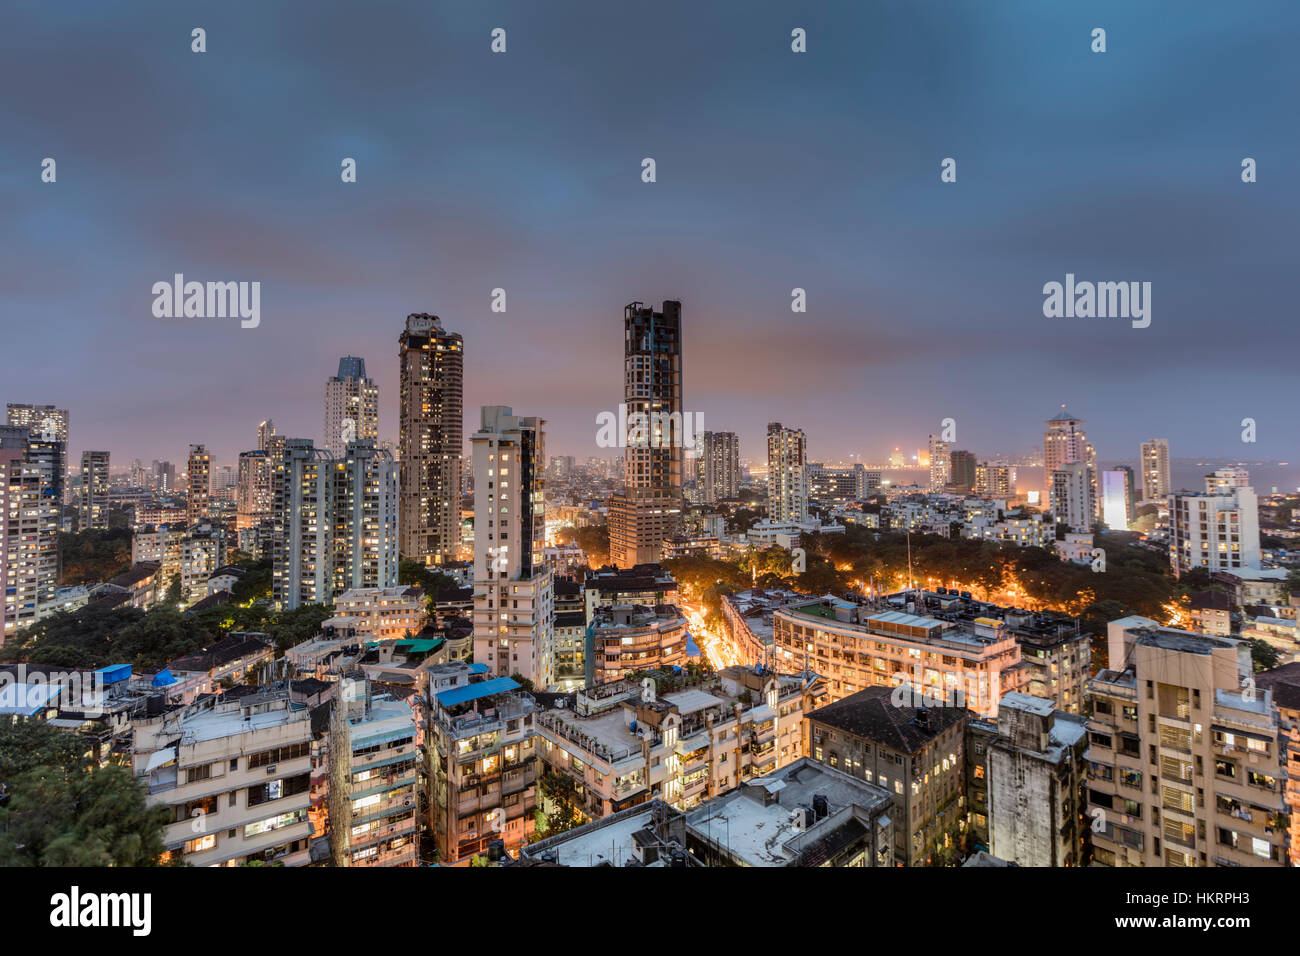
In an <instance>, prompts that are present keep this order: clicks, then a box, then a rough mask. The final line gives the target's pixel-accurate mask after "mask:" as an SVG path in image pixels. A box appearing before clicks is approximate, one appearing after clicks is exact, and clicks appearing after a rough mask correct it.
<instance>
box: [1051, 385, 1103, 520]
mask: <svg viewBox="0 0 1300 956" xmlns="http://www.w3.org/2000/svg"><path fill="white" fill-rule="evenodd" d="M1046 424H1047V428H1046V430H1045V431H1044V432H1043V474H1044V477H1045V478H1046V480H1047V485H1048V489H1049V492H1050V489H1051V488H1052V487H1053V482H1054V480H1055V479H1054V472H1057V471H1059V470H1060V469H1061V468H1062V467H1064V466H1065V465H1069V464H1072V463H1074V462H1081V463H1082V464H1083V465H1084V466H1086V468H1087V473H1088V486H1089V489H1090V491H1089V496H1090V498H1091V501H1092V507H1093V509H1094V513H1095V509H1096V508H1097V501H1098V494H1097V452H1096V450H1095V449H1094V448H1093V447H1092V445H1091V444H1089V442H1088V436H1087V434H1085V432H1084V430H1083V424H1084V423H1083V421H1082V419H1078V418H1075V417H1074V416H1073V415H1071V414H1070V413H1069V412H1067V411H1065V406H1064V405H1062V406H1061V411H1060V412H1059V413H1058V414H1057V415H1055V416H1054V417H1052V418H1049V419H1048V420H1047V423H1046ZM1057 517H1058V519H1059V518H1060V515H1057ZM1071 524H1073V522H1071Z"/></svg>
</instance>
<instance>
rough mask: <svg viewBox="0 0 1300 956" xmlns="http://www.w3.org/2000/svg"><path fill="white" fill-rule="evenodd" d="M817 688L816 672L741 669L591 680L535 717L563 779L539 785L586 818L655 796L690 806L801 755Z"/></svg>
mask: <svg viewBox="0 0 1300 956" xmlns="http://www.w3.org/2000/svg"><path fill="white" fill-rule="evenodd" d="M820 689H821V682H820V680H819V679H818V678H817V676H816V675H814V674H806V675H797V676H796V675H780V674H776V673H774V672H772V671H761V672H760V671H758V670H756V669H752V668H745V667H730V668H727V669H726V670H724V671H722V672H721V673H719V674H718V675H710V676H705V677H694V678H693V677H690V676H688V675H685V674H676V673H674V672H672V671H662V672H659V673H656V674H654V675H652V676H647V677H645V678H643V679H641V680H625V681H614V682H611V683H607V684H600V685H596V686H594V687H588V688H586V689H585V690H582V691H578V692H576V693H575V694H574V695H573V698H572V701H571V702H570V701H568V700H565V701H564V702H563V703H561V704H560V705H559V706H556V707H554V708H552V709H549V710H546V711H544V712H542V713H541V714H539V715H538V717H537V733H538V734H539V735H540V737H541V741H540V755H541V759H542V762H543V765H544V771H545V772H546V773H547V774H554V775H559V776H560V777H563V778H566V780H562V781H558V782H556V781H549V782H547V783H545V784H544V787H543V789H544V790H546V791H547V792H548V794H562V795H563V798H564V799H566V800H569V801H571V802H573V803H574V806H573V809H574V810H576V811H577V812H578V813H579V814H580V815H581V816H584V817H589V818H597V817H603V816H608V815H609V814H611V813H617V812H619V811H620V810H624V809H626V808H627V807H630V806H633V805H635V804H637V803H643V802H645V801H647V800H650V799H653V798H655V797H659V798H661V799H663V800H666V801H667V802H669V803H671V804H673V805H674V806H677V807H679V808H683V809H684V808H687V807H691V806H694V805H695V804H697V803H699V802H701V801H703V800H706V799H708V798H709V797H712V796H716V795H718V794H721V793H725V792H726V791H727V790H730V789H731V788H733V787H736V786H739V785H740V784H741V783H743V782H744V781H745V780H747V779H750V778H751V777H755V776H762V775H763V774H765V773H768V772H770V771H771V770H774V769H777V768H779V767H782V766H784V765H786V764H788V763H790V762H792V761H794V760H797V759H798V758H799V757H800V756H802V755H803V748H802V737H801V724H802V720H803V715H804V713H806V711H807V710H808V709H811V707H812V706H813V704H814V702H815V701H816V700H817V699H818V698H819V696H820ZM566 696H567V695H566ZM556 799H559V797H557V798H556Z"/></svg>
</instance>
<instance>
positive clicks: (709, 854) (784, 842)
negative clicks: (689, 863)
mask: <svg viewBox="0 0 1300 956" xmlns="http://www.w3.org/2000/svg"><path fill="white" fill-rule="evenodd" d="M895 820H896V814H895V812H894V810H893V799H892V795H891V794H889V793H888V792H886V791H885V789H884V788H883V787H878V786H875V785H873V784H871V783H868V782H866V781H864V780H862V779H861V778H858V777H854V776H853V775H852V774H850V773H847V772H843V771H839V770H836V769H834V768H833V767H829V766H826V765H824V764H820V763H818V762H817V761H814V760H810V759H808V758H807V757H804V758H801V759H799V760H797V761H795V762H794V763H792V764H790V765H789V766H786V767H783V768H781V769H779V770H775V771H773V772H771V773H769V774H766V775H764V776H762V777H756V778H755V779H753V780H750V781H748V782H746V783H745V785H744V786H742V787H740V788H738V789H736V790H733V791H731V792H730V793H728V794H724V795H722V796H719V797H716V798H714V799H712V800H709V801H708V802H706V803H704V804H703V805H702V806H700V807H697V808H696V809H694V810H692V811H690V812H689V813H688V814H687V815H686V845H687V847H688V849H689V850H690V852H691V853H692V854H693V855H694V856H695V857H696V858H697V859H699V860H701V861H702V862H703V863H704V865H706V866H798V867H884V866H894V865H895V858H894V848H895V846H896V845H897V824H896V822H895Z"/></svg>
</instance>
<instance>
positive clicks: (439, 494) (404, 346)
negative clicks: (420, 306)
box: [398, 313, 465, 564]
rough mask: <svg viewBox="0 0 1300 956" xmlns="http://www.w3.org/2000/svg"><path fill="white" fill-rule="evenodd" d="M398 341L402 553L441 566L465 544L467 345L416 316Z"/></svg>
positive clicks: (431, 319) (434, 321)
mask: <svg viewBox="0 0 1300 956" xmlns="http://www.w3.org/2000/svg"><path fill="white" fill-rule="evenodd" d="M398 342H399V344H400V351H399V354H398V358H399V361H400V363H401V365H400V369H399V375H400V377H401V397H400V399H399V404H400V408H399V415H400V422H399V427H400V430H399V434H398V455H399V459H400V462H401V492H400V500H401V522H400V527H401V535H402V539H401V541H402V543H401V551H402V554H403V556H405V557H408V558H412V559H414V560H417V561H423V562H425V563H426V564H443V563H445V562H448V561H455V560H456V559H457V552H458V548H459V545H460V486H461V455H462V454H463V453H464V448H463V445H464V439H465V423H464V381H465V373H464V366H465V347H464V341H463V340H462V338H461V336H460V334H459V333H457V332H447V331H445V330H444V329H443V327H442V320H441V319H439V318H438V317H437V316H436V315H429V314H427V313H413V314H411V315H409V316H407V318H406V330H405V331H404V332H402V334H401V336H400V337H399V339H398Z"/></svg>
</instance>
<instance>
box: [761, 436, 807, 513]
mask: <svg viewBox="0 0 1300 956" xmlns="http://www.w3.org/2000/svg"><path fill="white" fill-rule="evenodd" d="M807 464H808V438H807V436H806V435H804V433H803V431H801V430H800V429H797V428H785V427H784V426H782V425H781V423H780V422H771V423H770V424H769V425H768V426H767V517H768V519H769V520H771V521H773V522H790V521H793V522H802V521H806V520H807V518H808V475H807V472H806V466H807Z"/></svg>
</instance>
